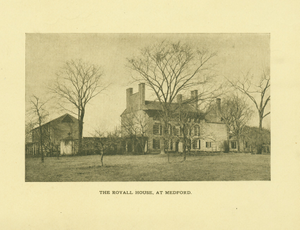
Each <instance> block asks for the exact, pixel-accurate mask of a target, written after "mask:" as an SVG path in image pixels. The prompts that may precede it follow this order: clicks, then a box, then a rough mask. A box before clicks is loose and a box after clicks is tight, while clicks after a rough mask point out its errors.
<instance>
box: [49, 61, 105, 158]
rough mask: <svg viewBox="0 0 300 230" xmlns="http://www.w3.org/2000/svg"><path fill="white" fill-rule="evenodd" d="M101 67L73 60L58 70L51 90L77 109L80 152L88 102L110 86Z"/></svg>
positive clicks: (79, 151) (79, 150)
mask: <svg viewBox="0 0 300 230" xmlns="http://www.w3.org/2000/svg"><path fill="white" fill-rule="evenodd" d="M102 75H103V73H102V70H101V68H100V67H98V66H96V65H93V64H89V63H85V62H83V61H82V60H77V61H74V60H71V61H68V62H66V64H65V65H64V67H63V68H62V69H61V70H60V71H59V72H57V80H56V82H55V84H54V86H53V87H52V88H51V91H52V92H54V93H55V94H56V95H58V96H59V97H60V99H62V100H63V102H65V103H66V102H67V103H70V104H71V105H72V106H73V108H75V109H76V110H77V116H78V121H79V123H78V131H79V132H78V153H79V154H81V149H82V133H83V120H84V115H85V112H86V106H87V104H88V103H89V102H90V101H91V100H92V99H93V98H94V97H96V96H97V95H98V94H100V93H101V92H102V91H103V90H104V89H106V88H107V87H108V85H107V84H104V83H103V81H102Z"/></svg>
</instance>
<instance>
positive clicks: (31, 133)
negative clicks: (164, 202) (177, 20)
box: [24, 33, 271, 182]
mask: <svg viewBox="0 0 300 230" xmlns="http://www.w3.org/2000/svg"><path fill="white" fill-rule="evenodd" d="M270 89H271V80H270V34H269V33H26V35H25V124H24V125H25V146H24V148H25V182H136V181H146V182H147V181H148V182H155V181H156V182H158V181H174V182H175V181H187V182H189V181H199V182H201V181H271V170H270V169H271V114H270V113H271V98H270Z"/></svg>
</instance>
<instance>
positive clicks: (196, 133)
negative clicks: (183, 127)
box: [194, 125, 200, 136]
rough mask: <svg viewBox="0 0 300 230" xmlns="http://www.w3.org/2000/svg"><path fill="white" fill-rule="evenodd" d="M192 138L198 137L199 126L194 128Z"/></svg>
mask: <svg viewBox="0 0 300 230" xmlns="http://www.w3.org/2000/svg"><path fill="white" fill-rule="evenodd" d="M194 136H200V127H199V125H195V126H194Z"/></svg>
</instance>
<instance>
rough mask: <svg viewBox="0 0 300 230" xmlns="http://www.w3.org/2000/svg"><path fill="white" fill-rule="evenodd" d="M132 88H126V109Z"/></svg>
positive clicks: (128, 105)
mask: <svg viewBox="0 0 300 230" xmlns="http://www.w3.org/2000/svg"><path fill="white" fill-rule="evenodd" d="M132 90H133V89H132V88H128V89H126V108H127V109H129V107H130V102H131V101H130V97H131V95H132Z"/></svg>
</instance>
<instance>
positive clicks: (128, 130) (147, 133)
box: [121, 83, 228, 152]
mask: <svg viewBox="0 0 300 230" xmlns="http://www.w3.org/2000/svg"><path fill="white" fill-rule="evenodd" d="M197 95H198V92H197V90H194V91H192V92H191V98H190V99H189V100H190V101H194V102H192V104H191V103H186V104H185V103H183V101H182V95H178V96H177V102H174V103H172V104H171V110H172V115H171V116H170V119H169V121H168V127H167V128H165V131H164V133H165V134H166V133H167V134H168V138H167V140H166V138H162V133H163V132H162V122H163V121H162V117H161V111H162V109H161V104H160V103H159V102H156V101H147V100H145V84H144V83H141V84H139V90H138V92H137V93H133V89H132V88H129V89H127V90H126V109H125V110H124V112H123V113H122V114H121V134H122V137H123V138H125V139H126V150H127V151H134V149H136V148H137V147H135V146H136V142H138V140H142V141H140V142H139V143H142V146H141V147H140V150H144V151H145V152H159V151H160V150H161V148H162V146H164V148H165V149H167V150H169V151H179V152H182V151H183V141H182V136H183V134H182V132H181V131H182V128H181V127H182V123H181V122H180V121H179V119H178V116H177V115H178V113H179V112H178V111H179V109H178V108H180V110H184V111H185V114H188V118H187V121H188V122H187V125H188V129H189V131H188V139H189V141H190V150H191V151H223V145H224V141H226V140H227V135H228V133H227V128H226V125H225V124H224V123H223V122H222V119H221V116H220V113H219V112H218V108H219V107H220V103H221V100H220V99H217V100H216V103H215V106H212V107H213V108H215V109H211V110H210V112H206V113H204V112H201V111H199V109H198V106H197V104H198V100H193V99H195V98H196V97H197ZM163 141H164V145H162V142H163Z"/></svg>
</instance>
